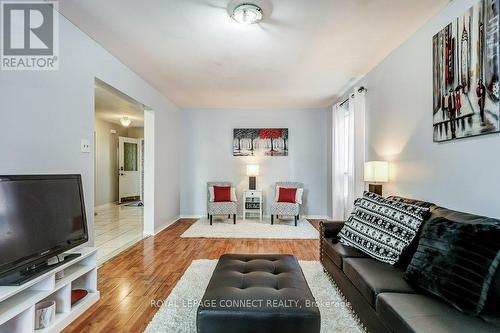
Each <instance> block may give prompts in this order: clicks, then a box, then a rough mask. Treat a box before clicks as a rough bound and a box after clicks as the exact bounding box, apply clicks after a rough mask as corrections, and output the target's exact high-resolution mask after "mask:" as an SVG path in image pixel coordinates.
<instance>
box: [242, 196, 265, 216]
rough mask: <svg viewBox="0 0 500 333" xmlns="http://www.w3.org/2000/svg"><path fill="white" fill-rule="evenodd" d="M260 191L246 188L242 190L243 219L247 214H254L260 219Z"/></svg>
mask: <svg viewBox="0 0 500 333" xmlns="http://www.w3.org/2000/svg"><path fill="white" fill-rule="evenodd" d="M262 204H263V200H262V191H259V190H247V191H243V219H244V220H245V219H246V218H247V214H250V215H251V216H256V215H257V214H258V216H259V219H260V220H261V221H262Z"/></svg>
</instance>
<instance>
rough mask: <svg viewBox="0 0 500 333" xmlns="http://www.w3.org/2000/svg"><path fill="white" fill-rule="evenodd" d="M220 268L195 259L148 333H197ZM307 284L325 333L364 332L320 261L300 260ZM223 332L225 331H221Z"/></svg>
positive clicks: (163, 303) (154, 319)
mask: <svg viewBox="0 0 500 333" xmlns="http://www.w3.org/2000/svg"><path fill="white" fill-rule="evenodd" d="M216 265H217V260H193V262H192V263H191V266H189V268H188V269H187V270H186V272H185V273H184V275H183V276H182V277H181V279H180V280H179V282H177V285H176V286H175V287H174V289H173V290H172V292H171V293H170V295H169V296H168V298H167V299H166V300H164V301H162V300H159V301H157V302H156V303H157V304H155V305H159V306H161V307H160V309H159V310H158V312H157V313H156V314H155V316H154V317H153V320H151V322H150V323H149V325H148V327H147V328H146V330H145V332H147V333H160V332H162V333H163V332H168V333H195V332H196V310H197V309H198V304H199V302H200V301H201V299H202V298H203V294H204V293H205V289H206V288H207V285H208V282H209V280H210V277H211V276H212V273H213V271H214V269H215V266H216ZM300 266H301V267H302V270H303V271H304V275H305V277H306V280H307V283H308V284H309V288H310V289H311V292H312V294H313V295H314V298H315V299H316V302H318V304H319V310H320V313H321V333H330V332H331V333H337V332H339V333H358V332H359V333H361V332H364V330H363V328H362V326H361V325H360V324H359V323H358V320H357V318H356V316H355V315H353V314H352V312H351V311H350V310H349V307H350V305H349V303H347V302H346V301H345V300H344V298H343V297H342V295H341V294H340V293H339V292H338V291H337V289H336V288H335V287H334V285H333V284H332V282H330V280H329V279H328V276H327V275H326V274H325V273H324V272H323V268H322V267H321V264H320V263H319V262H318V261H300ZM221 333H222V332H221Z"/></svg>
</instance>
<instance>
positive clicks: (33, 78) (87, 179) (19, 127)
mask: <svg viewBox="0 0 500 333" xmlns="http://www.w3.org/2000/svg"><path fill="white" fill-rule="evenodd" d="M59 44H60V57H59V58H60V66H59V67H60V69H59V70H58V71H47V72H41V71H40V72H29V71H27V72H21V71H11V72H7V71H2V72H0V126H1V130H0V142H3V144H2V145H0V155H1V156H2V158H1V159H0V174H32V173H78V174H82V177H83V186H84V193H85V200H86V207H87V219H88V222H89V227H90V228H89V229H90V230H91V235H90V237H91V239H90V244H93V234H92V230H93V220H94V219H93V207H94V175H93V164H94V161H93V154H88V153H87V154H85V153H81V152H80V140H81V139H82V138H85V139H89V140H91V139H92V137H93V132H94V79H95V78H96V77H97V78H99V79H100V80H102V81H104V82H106V83H107V84H109V85H111V86H113V87H115V88H116V89H118V90H120V91H122V92H123V93H125V94H127V95H129V96H130V97H132V98H134V99H135V100H137V101H140V102H141V103H143V104H145V105H148V106H149V107H151V108H152V109H153V110H155V112H156V113H157V116H156V117H155V119H156V121H155V127H156V131H155V133H156V137H155V139H156V140H155V141H156V145H155V149H156V159H155V170H156V172H157V174H156V182H157V184H156V187H155V207H156V210H155V214H154V215H155V227H161V226H162V225H165V224H167V223H170V222H172V221H173V220H175V219H176V217H177V216H178V215H179V198H178V194H177V193H178V191H179V182H178V171H179V163H178V144H179V142H178V131H177V130H176V127H177V126H178V123H179V115H178V110H177V108H176V107H175V106H174V105H173V104H172V103H170V102H169V101H168V100H167V99H166V98H165V97H163V96H162V95H161V94H160V93H159V92H157V91H156V90H155V89H153V88H152V87H151V86H150V85H149V84H148V83H147V82H145V81H144V80H142V79H141V78H140V77H139V76H137V75H136V74H135V73H134V72H132V71H131V70H130V69H128V68H127V67H126V66H125V65H123V64H122V63H121V62H119V61H118V60H117V59H116V58H115V57H113V56H112V55H111V54H109V53H108V52H107V51H106V50H104V49H103V48H102V47H101V46H100V45H98V44H97V43H96V42H95V41H93V40H92V39H90V38H89V37H88V36H86V35H85V34H84V33H82V32H81V31H80V30H79V29H78V28H76V27H75V26H74V25H72V24H71V23H70V22H68V21H67V20H66V19H65V18H64V17H62V16H60V43H59ZM165 174H166V175H169V176H168V177H167V176H165ZM164 189H168V191H166V190H164Z"/></svg>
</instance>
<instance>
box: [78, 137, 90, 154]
mask: <svg viewBox="0 0 500 333" xmlns="http://www.w3.org/2000/svg"><path fill="white" fill-rule="evenodd" d="M80 148H81V151H82V153H90V140H88V139H82V142H81V144H80Z"/></svg>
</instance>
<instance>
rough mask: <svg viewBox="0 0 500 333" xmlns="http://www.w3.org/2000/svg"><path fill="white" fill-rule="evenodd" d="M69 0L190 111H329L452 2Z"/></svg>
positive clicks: (94, 32) (73, 16) (106, 41)
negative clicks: (240, 10) (249, 20)
mask: <svg viewBox="0 0 500 333" xmlns="http://www.w3.org/2000/svg"><path fill="white" fill-rule="evenodd" d="M229 2H230V4H229V5H230V6H234V5H235V4H237V3H238V0H232V1H230V0H148V1H137V0H106V1H102V0H85V1H82V0H64V1H60V2H59V7H60V11H61V13H62V14H63V15H64V16H65V17H67V18H68V19H69V20H70V21H72V22H73V23H74V24H76V25H77V26H78V27H80V28H81V29H82V30H83V31H85V32H86V33H87V34H88V35H90V36H91V37H92V38H94V39H95V40H96V41H97V42H99V43H100V44H101V45H103V46H104V47H105V48H106V49H107V50H108V51H110V52H111V53H112V54H113V55H115V56H116V57H117V58H119V59H120V60H121V61H122V62H123V63H125V64H126V65H128V66H129V67H130V68H131V69H132V70H134V71H135V72H136V73H138V74H139V75H140V76H142V77H143V78H144V79H146V80H147V81H148V82H149V83H151V84H152V85H153V86H154V87H156V88H157V89H158V90H159V91H160V92H162V93H163V94H164V95H165V96H167V97H168V98H169V99H170V100H172V102H174V103H175V104H177V105H178V106H179V107H181V108H304V107H323V106H327V105H330V104H332V102H333V101H334V100H335V99H336V98H337V97H338V96H339V95H340V94H342V93H343V92H345V90H346V88H347V87H349V86H350V85H351V84H353V83H354V82H355V81H356V80H358V79H359V78H361V77H362V76H363V75H364V74H366V73H367V72H368V71H370V70H371V69H372V68H373V67H374V66H375V65H377V64H378V63H379V62H380V61H382V60H383V59H384V58H385V57H386V56H387V55H388V54H389V53H390V52H391V51H392V50H394V49H395V48H397V47H398V46H399V45H401V44H402V42H404V41H405V40H406V39H407V38H408V37H410V36H411V34H412V33H414V32H415V31H416V30H417V29H418V28H419V27H420V26H422V25H423V24H424V23H425V22H426V21H427V20H428V19H430V18H431V17H432V16H433V15H434V14H436V13H437V12H438V11H439V9H440V8H442V7H443V6H444V5H445V4H446V3H447V2H448V0H418V1H415V0H307V1H306V0H286V1H284V0H250V1H244V0H239V2H240V3H242V2H245V3H256V4H259V5H261V7H262V8H263V10H264V20H263V21H262V22H261V23H260V24H258V25H252V26H242V25H239V24H237V23H236V22H234V21H233V20H232V19H231V18H230V17H229V16H228V13H227V7H228V3H229Z"/></svg>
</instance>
